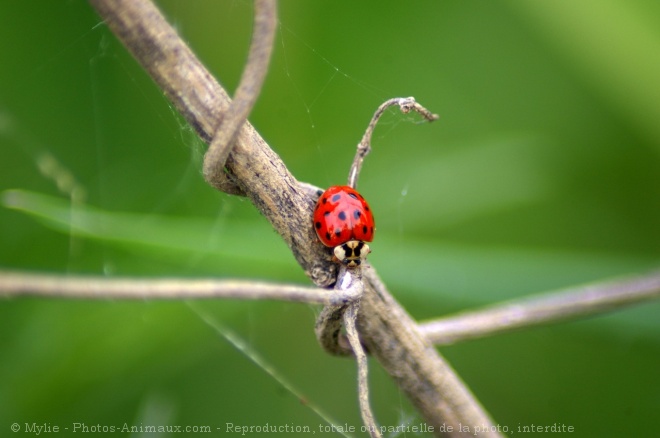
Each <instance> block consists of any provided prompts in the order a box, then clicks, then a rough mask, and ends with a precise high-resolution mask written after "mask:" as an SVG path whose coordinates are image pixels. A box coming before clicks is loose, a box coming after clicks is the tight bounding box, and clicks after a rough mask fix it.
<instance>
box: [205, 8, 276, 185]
mask: <svg viewBox="0 0 660 438" xmlns="http://www.w3.org/2000/svg"><path fill="white" fill-rule="evenodd" d="M254 10H255V14H254V31H253V32H252V43H251V44H250V51H249V54H248V59H247V62H246V65H245V68H244V70H243V75H242V76H241V81H240V83H239V85H238V88H237V89H236V93H234V100H233V101H232V103H231V105H230V106H229V109H228V110H227V112H226V114H225V117H223V118H222V120H221V121H220V125H219V126H218V129H217V131H216V133H215V137H214V138H213V141H211V144H210V145H209V148H208V150H207V151H206V155H204V178H205V179H206V181H207V182H208V183H209V184H210V185H212V186H213V187H215V188H216V189H218V190H221V191H223V192H226V193H229V194H234V195H242V196H245V194H244V193H243V191H242V190H240V188H238V187H237V186H236V184H234V183H233V182H231V181H230V180H229V179H228V178H227V174H225V172H224V166H225V162H226V161H227V157H228V156H229V153H230V152H231V149H232V146H233V143H234V140H235V139H236V135H237V134H238V131H239V130H240V129H241V126H243V124H244V123H245V121H246V119H247V117H248V115H249V114H250V111H252V107H253V106H254V103H255V102H256V100H257V97H258V96H259V92H260V91H261V86H262V85H263V82H264V78H265V77H266V73H267V72H268V64H269V61H270V55H271V52H272V50H273V41H274V39H275V30H276V29H277V11H276V3H275V0H256V1H255V3H254Z"/></svg>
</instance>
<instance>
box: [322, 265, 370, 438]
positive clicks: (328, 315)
mask: <svg viewBox="0 0 660 438" xmlns="http://www.w3.org/2000/svg"><path fill="white" fill-rule="evenodd" d="M335 290H336V291H339V292H341V293H342V294H347V295H349V296H354V297H356V298H355V299H354V300H352V301H350V302H347V303H345V304H344V305H336V306H332V305H330V306H326V307H325V308H324V309H323V311H322V312H321V313H320V314H319V316H318V318H317V319H316V327H315V331H316V336H317V339H318V340H319V343H320V344H321V346H322V347H323V349H324V350H325V351H327V352H328V353H330V354H342V355H343V354H349V353H353V354H354V355H355V359H356V362H357V368H358V400H359V402H360V413H361V415H362V421H363V423H364V425H365V427H366V428H367V430H368V431H369V433H370V434H371V436H372V437H380V436H381V435H380V431H379V429H378V426H377V424H376V421H375V420H374V416H373V414H372V412H371V406H370V405H369V382H368V374H369V367H368V363H367V355H366V353H365V352H364V349H363V348H362V343H361V342H360V337H359V335H358V330H357V327H356V320H357V317H358V310H359V309H360V299H361V298H362V293H363V291H364V284H363V283H362V268H361V267H360V266H357V267H356V268H350V269H349V268H347V267H346V266H344V265H341V266H340V268H339V276H338V277H337V284H336V285H335ZM342 322H343V323H344V327H345V328H346V339H347V340H348V343H349V344H348V345H346V344H345V345H342V346H340V345H339V344H338V341H339V339H340V332H341V323H342ZM341 339H343V338H341Z"/></svg>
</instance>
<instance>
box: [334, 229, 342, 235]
mask: <svg viewBox="0 0 660 438" xmlns="http://www.w3.org/2000/svg"><path fill="white" fill-rule="evenodd" d="M335 236H337V237H341V230H340V229H339V228H337V229H336V230H335Z"/></svg>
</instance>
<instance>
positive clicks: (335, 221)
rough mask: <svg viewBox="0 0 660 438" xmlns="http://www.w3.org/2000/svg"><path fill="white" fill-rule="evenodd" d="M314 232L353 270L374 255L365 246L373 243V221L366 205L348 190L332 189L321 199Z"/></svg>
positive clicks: (354, 193) (352, 191) (315, 212)
mask: <svg viewBox="0 0 660 438" xmlns="http://www.w3.org/2000/svg"><path fill="white" fill-rule="evenodd" d="M314 229H315V230H316V234H317V235H318V236H319V239H320V240H321V242H323V244H324V245H325V246H329V247H334V255H335V258H336V259H337V260H338V261H339V262H341V263H343V264H345V265H346V266H348V267H349V268H353V267H355V266H358V265H359V264H360V263H361V262H362V259H364V258H366V256H367V254H369V253H370V252H371V250H370V249H369V246H368V245H367V244H366V243H364V242H371V241H372V240H373V239H374V229H375V224H374V217H373V214H372V213H371V209H370V208H369V204H368V203H367V201H366V200H365V199H364V198H363V197H362V195H360V194H359V193H358V192H357V191H356V190H355V189H353V188H352V187H349V186H332V187H330V188H329V189H328V190H326V191H325V192H323V194H322V195H321V196H320V197H319V200H318V202H317V203H316V208H315V209H314Z"/></svg>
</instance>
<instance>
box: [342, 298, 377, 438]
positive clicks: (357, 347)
mask: <svg viewBox="0 0 660 438" xmlns="http://www.w3.org/2000/svg"><path fill="white" fill-rule="evenodd" d="M359 309H360V300H355V301H353V302H352V303H350V304H349V305H348V307H347V308H346V311H345V312H344V318H343V319H344V326H345V327H346V337H347V338H348V342H350V343H351V348H353V353H354V354H355V360H356V362H357V366H358V400H359V402H360V414H361V415H362V422H363V423H364V425H365V426H366V428H367V431H368V432H369V435H371V437H372V438H380V436H381V434H380V430H379V429H378V425H377V424H376V420H375V419H374V415H373V413H372V412H371V406H370V404H369V380H368V376H369V364H368V362H367V355H366V353H365V352H364V349H363V348H362V344H361V343H360V337H359V336H358V331H357V328H356V326H355V320H356V318H357V315H358V310H359Z"/></svg>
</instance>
